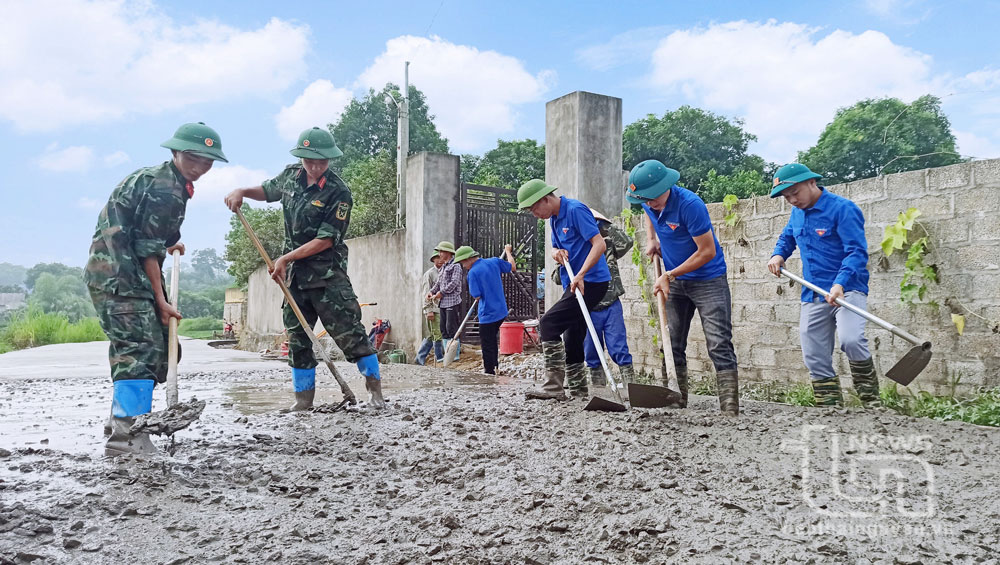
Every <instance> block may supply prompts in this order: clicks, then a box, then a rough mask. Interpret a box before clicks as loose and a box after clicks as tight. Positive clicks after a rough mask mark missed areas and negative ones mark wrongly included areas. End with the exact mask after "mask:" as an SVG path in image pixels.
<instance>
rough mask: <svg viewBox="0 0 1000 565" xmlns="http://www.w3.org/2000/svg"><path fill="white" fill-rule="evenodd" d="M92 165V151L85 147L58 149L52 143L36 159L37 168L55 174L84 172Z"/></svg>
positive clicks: (76, 146)
mask: <svg viewBox="0 0 1000 565" xmlns="http://www.w3.org/2000/svg"><path fill="white" fill-rule="evenodd" d="M93 164H94V149H93V148H92V147H87V146H86V145H73V146H70V147H64V148H62V149H60V148H59V145H58V144H56V143H53V144H51V145H49V146H48V147H46V148H45V153H44V154H43V155H42V156H41V157H39V158H38V166H39V167H41V168H42V169H44V170H46V171H52V172H55V173H66V172H85V171H87V170H90V168H91V167H92V166H93Z"/></svg>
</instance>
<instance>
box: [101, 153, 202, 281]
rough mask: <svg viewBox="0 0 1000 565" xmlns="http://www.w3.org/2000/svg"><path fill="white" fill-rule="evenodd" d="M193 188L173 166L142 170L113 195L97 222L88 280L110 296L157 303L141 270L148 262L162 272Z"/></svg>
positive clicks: (128, 177) (127, 179) (129, 178)
mask: <svg viewBox="0 0 1000 565" xmlns="http://www.w3.org/2000/svg"><path fill="white" fill-rule="evenodd" d="M189 190H190V191H193V190H194V187H193V186H191V185H190V183H188V181H187V180H185V179H184V177H182V176H181V173H180V171H178V170H177V168H176V167H175V166H174V164H173V162H172V161H167V162H165V163H163V164H162V165H159V166H156V167H146V168H144V169H139V170H138V171H135V172H134V173H132V174H130V175H129V176H127V177H125V180H123V181H122V182H121V183H119V184H118V186H117V187H116V188H115V190H114V191H113V192H112V193H111V197H110V198H109V199H108V203H107V204H105V206H104V209H103V210H101V214H100V216H98V218H97V229H96V230H95V231H94V237H93V240H92V241H91V244H90V258H89V259H88V260H87V267H86V269H85V270H84V275H83V276H84V280H85V281H86V283H87V285H88V286H90V287H91V288H95V289H97V290H100V291H102V292H106V293H109V294H117V295H120V296H131V297H137V298H149V299H152V298H153V287H152V285H151V284H150V282H149V278H148V277H147V276H146V271H145V270H144V269H143V265H142V263H143V261H144V260H145V258H146V257H156V258H157V259H158V260H159V263H160V265H161V267H162V265H163V259H164V257H165V256H166V253H167V247H169V246H171V245H173V244H175V243H177V242H178V241H179V240H180V238H181V234H180V228H181V223H182V222H184V212H185V209H186V208H187V201H188V200H190V198H191V193H190V192H189Z"/></svg>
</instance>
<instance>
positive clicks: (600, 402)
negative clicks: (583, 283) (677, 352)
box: [563, 260, 628, 412]
mask: <svg viewBox="0 0 1000 565" xmlns="http://www.w3.org/2000/svg"><path fill="white" fill-rule="evenodd" d="M563 266H564V267H566V275H567V276H569V280H571V281H572V280H573V278H574V277H575V276H576V275H574V274H573V267H571V266H570V264H569V260H567V261H566V262H565V263H563ZM576 301H577V303H578V304H579V305H580V312H582V313H583V319H584V320H585V321H586V322H587V331H589V332H590V339H591V340H593V341H594V349H596V350H597V356H598V357H599V358H600V359H601V368H602V369H604V376H605V377H606V378H607V379H608V384H609V385H610V387H611V394H613V395H615V400H617V401H618V402H612V401H610V400H607V399H605V398H601V397H600V396H594V397H592V398H591V399H590V402H588V403H587V405H586V406H584V407H583V409H584V410H599V411H601V412H625V411H626V410H628V408H627V407H626V406H625V403H624V402H622V395H621V392H620V390H621V389H622V388H623V387H622V385H621V383H619V382H618V381H616V380H615V377H614V376H613V375H612V374H611V370H610V369H608V360H607V359H606V358H605V357H604V348H603V347H600V345H601V340H599V339H597V330H595V329H594V321H593V320H591V319H590V311H589V310H587V303H586V302H584V300H583V293H582V292H580V290H579V289H577V291H576Z"/></svg>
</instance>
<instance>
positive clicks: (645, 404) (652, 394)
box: [628, 256, 682, 408]
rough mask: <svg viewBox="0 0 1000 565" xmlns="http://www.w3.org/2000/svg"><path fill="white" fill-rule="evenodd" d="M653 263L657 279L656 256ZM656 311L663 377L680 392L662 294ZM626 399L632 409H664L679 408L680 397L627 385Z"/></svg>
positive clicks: (661, 389) (660, 272) (671, 392)
mask: <svg viewBox="0 0 1000 565" xmlns="http://www.w3.org/2000/svg"><path fill="white" fill-rule="evenodd" d="M653 263H654V265H655V266H656V278H657V279H659V278H660V276H662V275H663V266H662V263H660V257H659V256H657V257H656V259H655V260H654V261H653ZM656 310H657V313H658V314H659V317H660V342H661V343H660V344H661V345H662V346H663V361H664V364H665V367H666V370H667V374H666V375H664V376H665V377H666V379H667V385H668V386H672V387H676V389H677V390H680V385H679V383H678V382H677V368H676V367H675V366H674V351H673V348H671V347H670V328H669V327H667V299H666V298H665V297H664V296H663V295H662V294H658V295H657V300H656ZM628 399H629V403H630V404H631V405H632V407H633V408H666V407H668V406H673V407H677V406H680V405H681V399H682V397H681V395H680V393H678V392H675V391H674V390H671V389H670V388H668V387H663V386H656V385H643V384H638V383H628Z"/></svg>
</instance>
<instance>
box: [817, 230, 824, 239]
mask: <svg viewBox="0 0 1000 565" xmlns="http://www.w3.org/2000/svg"><path fill="white" fill-rule="evenodd" d="M825 233H826V230H816V235H818V236H820V237H823V234H825Z"/></svg>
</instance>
